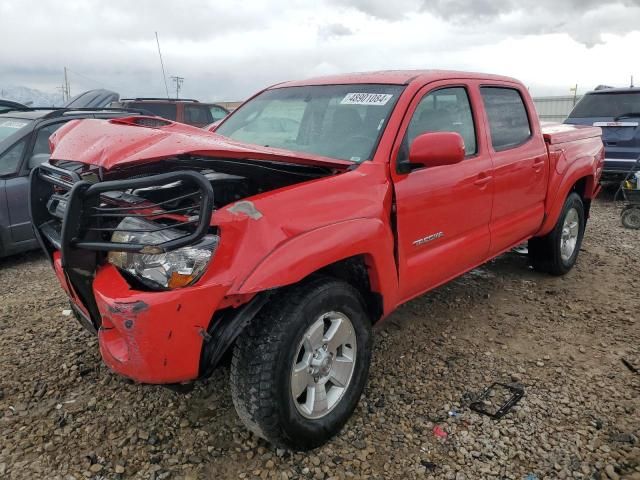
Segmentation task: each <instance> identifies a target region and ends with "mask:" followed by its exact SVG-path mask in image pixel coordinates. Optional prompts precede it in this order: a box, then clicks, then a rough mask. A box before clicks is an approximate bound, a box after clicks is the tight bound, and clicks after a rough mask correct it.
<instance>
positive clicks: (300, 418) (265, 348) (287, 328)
mask: <svg viewBox="0 0 640 480" xmlns="http://www.w3.org/2000/svg"><path fill="white" fill-rule="evenodd" d="M370 360H371V322H370V319H369V317H368V316H367V314H366V310H365V308H364V305H363V301H362V298H361V296H360V294H359V292H358V291H357V290H356V289H354V288H353V287H351V286H350V285H349V284H347V283H344V282H341V281H338V280H333V279H330V278H326V277H318V278H315V279H313V280H311V281H309V282H305V283H303V284H300V285H297V286H294V287H291V288H290V289H289V290H288V291H286V292H283V294H281V295H280V296H278V297H276V298H275V299H274V300H273V301H271V302H270V303H269V304H268V305H266V306H265V308H264V309H263V311H261V312H260V313H259V314H258V315H257V316H256V318H255V319H254V320H253V321H252V322H251V324H250V325H249V326H248V327H247V329H246V331H245V332H243V334H242V335H241V336H240V338H239V339H238V342H237V344H236V347H235V350H234V353H233V360H232V364H231V393H232V397H233V403H234V405H235V407H236V410H237V412H238V415H239V416H240V418H241V420H242V421H243V423H244V424H245V425H246V426H247V427H248V428H249V429H250V430H252V431H253V432H254V433H256V434H257V435H258V436H260V437H262V438H264V439H265V440H267V441H269V442H271V443H273V444H275V445H278V446H283V447H288V448H292V449H296V450H308V449H311V448H314V447H317V446H319V445H321V444H323V443H325V442H326V441H327V440H328V439H329V438H331V437H332V436H334V435H335V434H336V433H338V432H339V431H340V429H341V428H342V426H343V425H344V424H345V422H346V421H347V420H348V419H349V417H350V416H351V414H352V412H353V410H354V409H355V407H356V405H357V403H358V400H359V398H360V395H361V393H362V390H363V388H364V385H365V383H366V380H367V375H368V371H369V362H370Z"/></svg>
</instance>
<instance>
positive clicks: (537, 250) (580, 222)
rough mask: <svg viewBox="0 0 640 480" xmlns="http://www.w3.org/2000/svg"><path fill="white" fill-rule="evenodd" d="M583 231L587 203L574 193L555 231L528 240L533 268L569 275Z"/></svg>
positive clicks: (563, 210) (565, 206)
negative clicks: (585, 204)
mask: <svg viewBox="0 0 640 480" xmlns="http://www.w3.org/2000/svg"><path fill="white" fill-rule="evenodd" d="M574 226H575V228H574ZM566 228H568V229H569V230H567V229H566ZM584 229H585V215H584V204H583V203H582V199H581V198H580V196H579V195H578V194H577V193H575V192H574V193H571V194H570V195H569V196H568V197H567V199H566V200H565V202H564V206H563V207H562V211H561V212H560V216H559V218H558V222H557V223H556V225H555V227H553V230H551V232H549V233H548V234H547V235H545V236H544V237H534V238H532V239H530V240H529V256H530V258H531V264H532V265H533V268H534V269H536V270H538V271H540V272H545V273H550V274H551V275H558V276H559V275H564V274H566V273H568V272H569V271H570V270H571V269H572V268H573V266H574V265H575V263H576V260H577V259H578V254H579V252H580V247H581V245H582V239H583V237H584Z"/></svg>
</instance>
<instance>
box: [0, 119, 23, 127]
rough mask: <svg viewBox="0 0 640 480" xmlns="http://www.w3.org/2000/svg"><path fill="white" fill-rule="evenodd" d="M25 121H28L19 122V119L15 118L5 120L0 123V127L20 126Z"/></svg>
mask: <svg viewBox="0 0 640 480" xmlns="http://www.w3.org/2000/svg"><path fill="white" fill-rule="evenodd" d="M27 123H29V122H20V121H16V120H5V121H4V122H2V123H0V127H4V128H22V127H24V126H25V125H26V124H27Z"/></svg>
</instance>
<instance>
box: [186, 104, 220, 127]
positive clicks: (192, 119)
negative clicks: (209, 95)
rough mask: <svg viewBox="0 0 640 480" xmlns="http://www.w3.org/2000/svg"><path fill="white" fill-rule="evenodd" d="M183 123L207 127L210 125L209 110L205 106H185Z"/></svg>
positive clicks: (211, 119)
mask: <svg viewBox="0 0 640 480" xmlns="http://www.w3.org/2000/svg"><path fill="white" fill-rule="evenodd" d="M184 121H185V123H188V124H190V125H207V124H208V123H212V122H213V121H214V120H213V116H211V110H209V107H207V106H206V105H190V104H188V105H185V106H184Z"/></svg>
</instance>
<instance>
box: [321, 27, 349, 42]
mask: <svg viewBox="0 0 640 480" xmlns="http://www.w3.org/2000/svg"><path fill="white" fill-rule="evenodd" d="M352 34H353V31H352V30H351V29H350V28H349V27H347V26H345V25H343V24H341V23H330V24H328V25H322V26H321V27H320V28H318V36H319V37H320V38H321V39H325V40H326V39H330V38H335V37H346V36H348V35H352Z"/></svg>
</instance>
